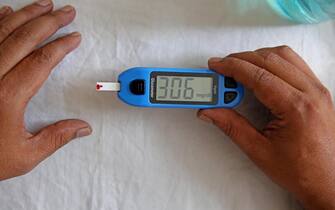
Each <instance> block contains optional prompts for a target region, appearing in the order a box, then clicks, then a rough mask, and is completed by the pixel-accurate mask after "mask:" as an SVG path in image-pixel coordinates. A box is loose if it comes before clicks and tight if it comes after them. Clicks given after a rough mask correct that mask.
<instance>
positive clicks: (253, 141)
mask: <svg viewBox="0 0 335 210" xmlns="http://www.w3.org/2000/svg"><path fill="white" fill-rule="evenodd" d="M198 117H199V118H200V119H202V120H204V121H206V122H211V123H213V124H214V125H216V126H217V127H219V128H220V129H221V130H222V131H223V132H224V133H225V134H226V135H227V136H229V137H230V138H231V139H232V140H233V141H234V142H235V144H237V145H238V146H239V147H240V148H241V150H242V151H243V152H245V153H246V154H247V155H248V156H249V157H250V158H251V159H253V160H254V161H255V162H259V161H262V160H264V161H265V160H266V159H267V157H268V156H269V154H270V146H271V145H270V141H268V139H267V138H266V137H265V136H263V135H262V134H261V133H260V132H258V131H257V130H256V129H255V128H254V127H253V126H252V125H251V124H250V123H249V122H248V120H247V119H245V118H244V117H242V116H241V115H240V114H238V113H237V112H236V111H234V110H228V109H208V110H201V111H199V113H198Z"/></svg>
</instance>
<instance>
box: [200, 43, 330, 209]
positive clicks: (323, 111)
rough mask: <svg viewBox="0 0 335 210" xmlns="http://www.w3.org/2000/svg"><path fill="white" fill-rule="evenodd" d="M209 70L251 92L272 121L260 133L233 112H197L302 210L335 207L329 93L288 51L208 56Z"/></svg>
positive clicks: (262, 50)
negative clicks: (267, 111) (270, 114)
mask: <svg viewBox="0 0 335 210" xmlns="http://www.w3.org/2000/svg"><path fill="white" fill-rule="evenodd" d="M209 67H210V69H213V70H215V71H217V72H218V73H221V74H224V75H226V76H229V77H233V78H234V79H236V80H237V81H238V82H241V83H242V84H244V85H245V86H246V87H247V88H249V89H251V90H252V91H253V92H254V94H255V95H256V97H257V98H258V99H259V100H260V102H262V103H263V104H264V105H265V106H266V107H267V108H268V109H269V110H270V111H271V113H272V114H273V116H274V119H273V120H271V121H270V122H269V123H268V124H267V126H266V127H265V128H264V129H263V130H261V131H259V130H256V129H255V128H254V127H253V126H252V125H251V124H250V123H249V122H248V121H247V120H246V119H245V118H244V117H242V116H241V115H239V114H238V113H237V112H236V111H234V110H226V109H213V110H201V111H199V113H198V115H199V117H200V118H201V119H203V120H205V121H208V122H212V123H214V124H215V125H216V126H218V127H219V128H221V129H222V130H223V132H224V133H226V134H227V135H228V136H229V137H230V138H231V139H232V140H233V141H234V142H235V143H236V144H237V145H238V146H239V147H240V148H241V149H242V150H243V151H244V152H245V153H246V154H247V155H248V156H249V157H250V159H251V160H253V161H254V162H255V163H256V164H257V166H258V167H259V168H260V169H262V170H263V171H264V172H265V173H266V174H267V175H268V176H269V177H270V178H272V179H273V181H274V182H276V183H278V184H279V185H281V186H282V187H284V188H286V189H287V190H289V191H290V192H291V193H292V194H293V195H294V196H295V197H296V198H297V199H298V200H299V201H300V202H301V203H302V204H303V205H304V207H305V208H306V209H310V210H312V209H313V210H314V209H315V210H316V209H318V210H320V209H327V210H328V209H335V199H334V198H335V110H334V105H333V101H332V97H331V94H330V92H329V91H328V90H327V89H326V88H325V87H324V86H323V85H322V84H321V82H320V81H319V80H318V79H317V77H316V76H315V75H314V74H313V72H312V71H311V69H310V68H309V67H308V65H307V64H306V63H305V62H304V61H303V60H302V58H300V57H299V56H298V55H297V54H296V53H295V52H294V51H293V50H291V49H290V48H289V47H286V46H283V47H276V48H266V49H260V50H257V51H255V52H243V53H237V54H232V55H230V56H228V57H225V58H213V59H210V61H209Z"/></svg>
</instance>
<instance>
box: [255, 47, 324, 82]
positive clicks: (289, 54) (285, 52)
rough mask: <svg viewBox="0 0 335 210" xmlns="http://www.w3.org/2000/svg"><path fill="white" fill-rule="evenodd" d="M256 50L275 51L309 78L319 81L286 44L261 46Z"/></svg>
mask: <svg viewBox="0 0 335 210" xmlns="http://www.w3.org/2000/svg"><path fill="white" fill-rule="evenodd" d="M256 52H260V53H262V52H272V53H276V54H277V55H279V56H280V57H282V58H283V59H285V60H287V61H288V62H290V63H291V64H293V65H294V66H296V67H297V69H299V70H300V71H301V72H303V73H304V74H306V75H307V76H308V77H310V78H311V79H313V80H315V81H318V82H320V80H319V79H318V78H317V76H316V75H315V74H314V72H313V71H312V69H311V68H310V67H309V66H308V64H307V63H306V62H305V61H304V59H302V57H300V55H298V54H297V53H296V52H295V51H294V50H292V48H290V47H288V46H279V47H274V48H262V49H259V50H256Z"/></svg>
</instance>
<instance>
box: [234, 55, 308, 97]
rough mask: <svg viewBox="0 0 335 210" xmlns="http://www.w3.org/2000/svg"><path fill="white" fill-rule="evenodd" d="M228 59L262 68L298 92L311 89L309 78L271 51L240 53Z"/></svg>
mask: <svg viewBox="0 0 335 210" xmlns="http://www.w3.org/2000/svg"><path fill="white" fill-rule="evenodd" d="M229 57H235V58H239V59H241V60H245V61H248V62H249V63H252V64H254V65H256V66H258V67H260V68H263V69H264V70H267V71H269V72H271V73H272V74H274V75H276V76H277V77H279V78H280V79H282V80H284V81H285V82H286V83H288V84H289V85H291V86H293V87H294V88H296V89H298V90H301V91H306V90H308V89H310V88H311V81H310V78H309V77H308V76H307V75H306V74H305V73H303V72H301V71H300V70H299V69H297V67H295V66H294V65H293V64H291V63H289V62H288V61H286V60H284V59H283V58H282V57H280V56H279V55H277V54H275V53H273V52H271V51H262V52H242V53H236V54H231V55H230V56H229Z"/></svg>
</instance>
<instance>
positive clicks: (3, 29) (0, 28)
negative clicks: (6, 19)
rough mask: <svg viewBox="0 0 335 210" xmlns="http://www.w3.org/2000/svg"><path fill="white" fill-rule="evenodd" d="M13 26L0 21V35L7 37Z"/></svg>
mask: <svg viewBox="0 0 335 210" xmlns="http://www.w3.org/2000/svg"><path fill="white" fill-rule="evenodd" d="M12 31H13V27H12V26H11V25H10V24H8V23H0V37H7V36H8V35H9V34H10V33H12Z"/></svg>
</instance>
